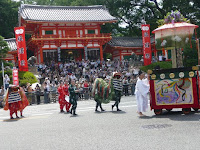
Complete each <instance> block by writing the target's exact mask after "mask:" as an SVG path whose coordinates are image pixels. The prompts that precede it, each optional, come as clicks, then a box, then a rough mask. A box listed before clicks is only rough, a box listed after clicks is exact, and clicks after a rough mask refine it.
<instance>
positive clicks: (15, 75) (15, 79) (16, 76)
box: [13, 69, 19, 85]
mask: <svg viewBox="0 0 200 150" xmlns="http://www.w3.org/2000/svg"><path fill="white" fill-rule="evenodd" d="M13 85H19V78H18V69H13Z"/></svg>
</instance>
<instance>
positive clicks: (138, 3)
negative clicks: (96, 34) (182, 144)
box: [0, 0, 200, 38]
mask: <svg viewBox="0 0 200 150" xmlns="http://www.w3.org/2000/svg"><path fill="white" fill-rule="evenodd" d="M20 3H24V4H37V5H57V6H87V5H105V6H106V7H107V9H108V10H109V12H110V13H111V15H113V16H115V17H116V18H117V19H118V22H117V23H113V24H108V25H105V26H103V27H102V31H104V32H112V33H113V35H115V36H141V29H140V26H141V24H142V23H144V21H146V23H147V24H150V25H151V30H154V29H155V28H157V27H158V25H159V24H158V23H157V21H158V20H159V19H163V18H164V16H165V15H166V14H167V12H171V10H173V11H175V10H178V11H179V12H180V13H182V14H183V16H184V17H186V18H187V19H188V20H190V22H191V23H194V24H197V25H200V13H199V9H200V1H199V0H161V1H158V0H21V1H20V2H16V1H12V0H6V1H0V8H1V12H0V16H2V17H1V18H0V23H1V26H0V35H2V36H4V37H6V38H8V37H14V34H13V27H14V26H16V25H17V22H18V17H17V11H18V7H19V4H20ZM198 31H199V30H198ZM198 33H199V32H198Z"/></svg>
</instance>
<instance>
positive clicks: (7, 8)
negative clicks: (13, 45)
mask: <svg viewBox="0 0 200 150" xmlns="http://www.w3.org/2000/svg"><path fill="white" fill-rule="evenodd" d="M19 5H20V3H19V2H15V1H12V0H0V10H1V11H0V35H1V36H3V37H5V38H12V37H14V27H16V26H17V24H18V7H19Z"/></svg>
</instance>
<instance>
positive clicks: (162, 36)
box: [149, 11, 199, 115]
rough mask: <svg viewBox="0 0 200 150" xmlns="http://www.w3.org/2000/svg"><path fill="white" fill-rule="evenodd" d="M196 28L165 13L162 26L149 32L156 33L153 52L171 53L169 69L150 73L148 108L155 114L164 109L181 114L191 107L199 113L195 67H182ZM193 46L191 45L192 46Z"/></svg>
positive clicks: (180, 17) (196, 71)
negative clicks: (186, 47) (149, 106)
mask: <svg viewBox="0 0 200 150" xmlns="http://www.w3.org/2000/svg"><path fill="white" fill-rule="evenodd" d="M197 27H198V26H197V25H194V24H191V23H188V22H187V21H186V20H185V18H184V17H183V16H182V15H181V14H180V12H178V11H176V12H173V11H172V12H171V13H168V14H167V16H166V17H165V19H164V24H163V25H162V26H160V27H158V28H157V29H155V30H154V31H153V32H152V33H154V34H155V45H156V49H157V50H160V51H162V53H163V52H164V54H163V55H165V52H168V51H171V60H172V69H157V70H150V71H149V75H150V105H151V109H153V110H154V112H155V114H157V115H158V114H161V113H162V110H163V109H166V110H168V111H170V110H172V109H173V108H182V111H183V113H184V114H187V113H189V112H190V111H191V108H193V109H194V110H198V108H199V96H198V93H199V92H198V82H199V76H198V67H190V68H185V67H183V56H182V54H183V51H182V50H183V48H184V47H185V45H187V44H190V45H191V39H192V36H193V34H194V30H195V29H196V28H197ZM191 46H192V45H191Z"/></svg>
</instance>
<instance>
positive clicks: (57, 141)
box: [0, 96, 200, 150]
mask: <svg viewBox="0 0 200 150" xmlns="http://www.w3.org/2000/svg"><path fill="white" fill-rule="evenodd" d="M111 104H112V103H110V104H106V105H103V107H104V108H105V109H106V112H103V113H95V112H94V107H95V102H94V101H93V100H88V101H79V102H78V108H77V113H78V116H77V117H73V116H71V114H61V113H59V106H58V103H56V104H46V105H38V106H37V105H33V106H28V107H27V108H26V109H25V110H24V116H25V118H23V119H18V120H12V121H11V120H9V112H8V111H3V110H2V109H0V150H7V149H8V150H63V149H68V150H71V149H72V150H140V149H141V150H143V149H144V150H151V149H152V150H161V149H167V150H173V149H174V150H179V149H186V150H189V149H191V150H196V149H199V148H200V140H199V135H200V125H199V117H200V114H199V113H194V112H193V113H191V114H190V115H183V114H182V113H181V110H180V109H176V110H174V111H172V112H171V113H167V112H164V114H163V115H162V116H155V115H154V113H153V112H152V111H150V110H149V111H148V112H147V113H146V115H147V116H146V117H142V118H141V117H138V115H137V113H136V111H137V109H136V108H137V107H136V100H135V97H133V96H129V97H123V98H122V102H121V103H120V109H122V110H123V111H122V112H116V111H113V112H112V111H111Z"/></svg>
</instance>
